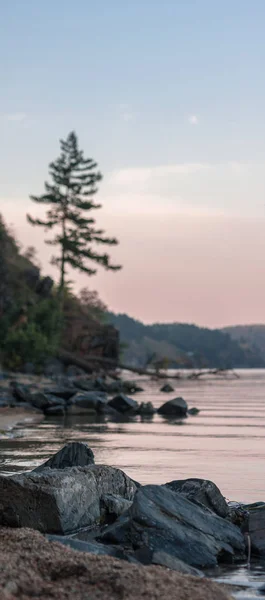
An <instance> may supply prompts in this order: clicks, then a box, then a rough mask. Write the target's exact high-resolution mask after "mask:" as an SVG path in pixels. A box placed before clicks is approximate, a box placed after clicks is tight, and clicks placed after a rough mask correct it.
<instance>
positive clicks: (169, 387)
mask: <svg viewBox="0 0 265 600" xmlns="http://www.w3.org/2000/svg"><path fill="white" fill-rule="evenodd" d="M160 392H165V393H169V392H174V388H173V387H172V385H170V383H165V385H163V386H162V387H161V388H160Z"/></svg>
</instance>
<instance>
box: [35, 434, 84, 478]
mask: <svg viewBox="0 0 265 600" xmlns="http://www.w3.org/2000/svg"><path fill="white" fill-rule="evenodd" d="M94 462H95V460H94V454H93V451H92V450H91V448H89V446H88V445H87V444H84V443H83V442H70V443H69V444H67V445H66V446H64V447H63V448H61V450H59V452H56V454H54V455H53V456H51V458H49V460H47V461H46V462H45V463H43V464H42V465H39V467H36V469H33V471H32V473H41V472H43V471H44V470H45V469H47V468H49V469H66V468H68V467H86V466H88V465H93V464H94Z"/></svg>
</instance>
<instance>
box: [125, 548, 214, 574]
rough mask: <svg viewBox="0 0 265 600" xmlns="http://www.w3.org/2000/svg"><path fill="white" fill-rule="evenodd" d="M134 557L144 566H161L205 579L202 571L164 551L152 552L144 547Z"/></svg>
mask: <svg viewBox="0 0 265 600" xmlns="http://www.w3.org/2000/svg"><path fill="white" fill-rule="evenodd" d="M133 557H134V558H136V560H137V561H139V562H140V563H142V564H143V565H160V566H162V567H166V568H167V569H170V570H171V571H178V573H183V574H184V575H193V576H194V577H204V574H203V573H202V571H199V570H198V569H195V568H194V567H191V566H190V565H187V563H184V562H183V561H182V560H179V558H176V557H175V556H172V555H171V554H167V553H166V552H163V550H151V549H150V548H146V547H145V546H143V547H142V548H140V549H139V550H136V552H135V553H134V555H133Z"/></svg>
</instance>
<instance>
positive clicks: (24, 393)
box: [10, 381, 32, 402]
mask: <svg viewBox="0 0 265 600" xmlns="http://www.w3.org/2000/svg"><path fill="white" fill-rule="evenodd" d="M10 387H11V390H12V393H13V396H14V398H16V400H18V402H31V395H32V389H31V388H30V387H29V386H28V385H23V384H22V383H18V382H17V381H11V382H10Z"/></svg>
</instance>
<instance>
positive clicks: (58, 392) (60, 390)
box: [43, 384, 78, 400]
mask: <svg viewBox="0 0 265 600" xmlns="http://www.w3.org/2000/svg"><path fill="white" fill-rule="evenodd" d="M43 391H44V393H45V394H51V395H52V396H57V397H58V398H63V400H70V398H72V397H73V396H74V395H75V394H76V393H77V392H78V390H77V389H76V388H75V387H74V386H72V387H71V385H70V384H69V386H67V387H61V386H54V387H49V388H44V390H43Z"/></svg>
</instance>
